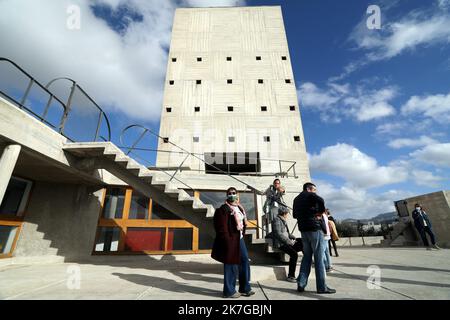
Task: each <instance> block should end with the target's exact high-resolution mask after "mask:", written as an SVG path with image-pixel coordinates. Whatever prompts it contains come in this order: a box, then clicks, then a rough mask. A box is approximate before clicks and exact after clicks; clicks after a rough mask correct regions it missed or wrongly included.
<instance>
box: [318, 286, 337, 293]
mask: <svg viewBox="0 0 450 320" xmlns="http://www.w3.org/2000/svg"><path fill="white" fill-rule="evenodd" d="M317 293H319V294H332V293H336V290H335V289H331V288H328V287H327V289H326V290H325V291H317Z"/></svg>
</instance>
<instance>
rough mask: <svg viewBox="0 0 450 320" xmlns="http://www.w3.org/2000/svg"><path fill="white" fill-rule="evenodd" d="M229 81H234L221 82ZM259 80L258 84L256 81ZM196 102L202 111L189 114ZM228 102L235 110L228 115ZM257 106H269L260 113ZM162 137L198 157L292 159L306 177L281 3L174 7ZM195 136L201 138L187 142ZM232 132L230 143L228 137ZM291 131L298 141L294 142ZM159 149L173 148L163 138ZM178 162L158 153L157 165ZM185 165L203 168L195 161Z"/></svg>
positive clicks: (271, 165)
mask: <svg viewBox="0 0 450 320" xmlns="http://www.w3.org/2000/svg"><path fill="white" fill-rule="evenodd" d="M256 56H260V57H261V60H256ZM283 56H284V57H286V60H282V57H283ZM198 57H201V58H202V61H201V62H199V61H197V58H198ZM227 57H231V58H232V60H231V61H227ZM172 58H174V59H176V62H173V61H172ZM227 79H231V80H232V81H233V83H232V84H227ZM258 79H262V80H263V81H264V83H263V84H259V83H258ZM286 79H290V80H291V83H286V82H285V80H286ZM171 80H173V81H174V84H173V85H170V84H169V81H171ZM196 80H201V81H202V82H201V84H196ZM196 106H198V107H200V112H194V107H196ZM228 106H233V108H234V111H233V112H229V111H228V109H227V107H228ZM261 106H266V107H267V111H265V112H263V111H261ZM290 106H295V110H293V111H291V110H290V108H289V107H290ZM167 107H170V108H171V112H167V111H166V108H167ZM160 135H161V136H163V137H168V138H169V139H170V141H172V142H174V143H176V144H178V145H181V146H182V147H184V148H185V149H187V150H189V151H191V152H196V153H201V154H202V153H204V152H260V157H261V158H267V159H283V160H292V161H296V162H297V165H296V170H297V174H298V175H300V176H301V177H304V178H305V179H306V180H309V179H310V174H309V167H308V162H307V156H306V149H305V139H304V135H303V128H302V124H301V117H300V110H299V106H298V99H297V91H296V86H295V79H294V75H293V71H292V66H291V59H290V55H289V48H288V42H287V38H286V33H285V29H284V22H283V16H282V12H281V7H279V6H264V7H234V8H180V9H177V10H176V13H175V18H174V23H173V29H172V39H171V44H170V52H169V59H168V65H167V75H166V84H165V89H164V100H163V106H162V113H161V126H160ZM194 136H196V137H199V142H196V143H194V142H193V137H194ZM230 136H233V137H235V142H228V137H230ZM263 136H270V142H264V141H263ZM294 136H299V137H300V141H298V142H297V141H294ZM158 148H159V149H161V150H172V151H174V150H175V151H179V150H177V149H176V148H174V147H173V146H171V145H170V144H168V143H162V141H161V140H160V143H159V146H158ZM182 160H183V157H180V156H177V155H176V154H170V153H162V152H160V153H158V157H157V165H158V166H177V165H178V164H179V163H180V162H181V161H182ZM185 165H186V166H190V167H192V168H197V169H198V168H199V167H200V168H203V164H202V163H199V162H198V161H196V160H195V159H193V158H191V159H188V160H187V162H186V163H185ZM285 166H286V168H285V169H287V165H285ZM261 170H262V171H263V172H278V171H279V165H278V162H273V161H266V160H264V161H261Z"/></svg>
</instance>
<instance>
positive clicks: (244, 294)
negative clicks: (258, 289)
mask: <svg viewBox="0 0 450 320" xmlns="http://www.w3.org/2000/svg"><path fill="white" fill-rule="evenodd" d="M254 294H255V291H253V290H250V291H247V292H242V293H241V295H242V296H244V297H250V296H252V295H254Z"/></svg>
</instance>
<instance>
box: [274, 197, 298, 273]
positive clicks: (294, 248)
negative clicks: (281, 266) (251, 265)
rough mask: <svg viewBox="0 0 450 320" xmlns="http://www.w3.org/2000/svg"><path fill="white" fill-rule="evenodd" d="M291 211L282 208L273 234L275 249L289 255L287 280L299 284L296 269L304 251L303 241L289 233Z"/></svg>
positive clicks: (275, 220)
mask: <svg viewBox="0 0 450 320" xmlns="http://www.w3.org/2000/svg"><path fill="white" fill-rule="evenodd" d="M288 213H289V209H288V208H287V207H284V206H281V207H280V208H279V209H278V215H277V216H276V217H275V219H273V222H272V230H273V231H272V232H273V239H274V246H275V248H278V249H280V250H281V251H283V252H285V253H286V254H288V255H289V271H288V276H287V278H286V280H287V281H289V282H297V279H296V278H295V268H296V267H297V260H298V252H299V251H302V250H303V246H302V239H301V238H296V237H295V236H294V235H293V234H292V233H290V232H289V227H288V224H287V216H288Z"/></svg>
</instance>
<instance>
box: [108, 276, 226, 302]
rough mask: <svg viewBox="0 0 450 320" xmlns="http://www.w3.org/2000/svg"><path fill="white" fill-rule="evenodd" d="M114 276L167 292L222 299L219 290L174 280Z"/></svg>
mask: <svg viewBox="0 0 450 320" xmlns="http://www.w3.org/2000/svg"><path fill="white" fill-rule="evenodd" d="M112 275H114V276H117V277H119V278H120V279H123V280H127V281H130V282H133V283H135V284H138V285H142V286H147V287H153V288H157V289H161V290H164V291H167V292H177V293H186V294H189V295H191V294H196V295H204V296H208V297H222V292H218V291H217V290H211V289H208V288H200V287H194V286H190V285H186V284H183V283H180V282H178V281H175V280H172V279H165V278H159V277H153V276H148V275H141V274H125V273H118V272H114V273H112ZM187 298H188V297H187Z"/></svg>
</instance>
